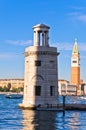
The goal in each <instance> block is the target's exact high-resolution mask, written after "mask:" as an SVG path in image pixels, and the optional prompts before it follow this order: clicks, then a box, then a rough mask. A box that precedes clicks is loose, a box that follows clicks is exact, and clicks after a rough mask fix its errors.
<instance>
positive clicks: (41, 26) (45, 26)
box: [33, 24, 50, 29]
mask: <svg viewBox="0 0 86 130" xmlns="http://www.w3.org/2000/svg"><path fill="white" fill-rule="evenodd" d="M38 27H40V28H48V29H49V28H50V27H49V26H47V25H45V24H37V25H35V26H33V28H38Z"/></svg>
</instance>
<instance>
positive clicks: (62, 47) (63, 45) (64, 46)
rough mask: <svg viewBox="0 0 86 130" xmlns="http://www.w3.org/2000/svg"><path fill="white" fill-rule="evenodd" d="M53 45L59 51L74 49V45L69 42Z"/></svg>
mask: <svg viewBox="0 0 86 130" xmlns="http://www.w3.org/2000/svg"><path fill="white" fill-rule="evenodd" d="M51 45H52V46H54V47H57V48H58V50H65V51H70V50H72V48H73V44H71V43H67V42H56V43H54V44H51Z"/></svg>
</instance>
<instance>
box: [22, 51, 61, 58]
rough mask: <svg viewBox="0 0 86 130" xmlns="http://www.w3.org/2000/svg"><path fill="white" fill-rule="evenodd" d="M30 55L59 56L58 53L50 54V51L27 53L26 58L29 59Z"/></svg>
mask: <svg viewBox="0 0 86 130" xmlns="http://www.w3.org/2000/svg"><path fill="white" fill-rule="evenodd" d="M29 55H57V56H58V55H59V53H58V52H49V51H38V52H37V51H30V52H25V53H24V56H25V57H27V56H29Z"/></svg>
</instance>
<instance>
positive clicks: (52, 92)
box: [50, 86, 55, 96]
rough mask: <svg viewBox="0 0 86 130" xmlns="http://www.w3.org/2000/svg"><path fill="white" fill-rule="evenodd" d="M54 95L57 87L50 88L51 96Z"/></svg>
mask: <svg viewBox="0 0 86 130" xmlns="http://www.w3.org/2000/svg"><path fill="white" fill-rule="evenodd" d="M54 95H55V87H54V86H50V96H54Z"/></svg>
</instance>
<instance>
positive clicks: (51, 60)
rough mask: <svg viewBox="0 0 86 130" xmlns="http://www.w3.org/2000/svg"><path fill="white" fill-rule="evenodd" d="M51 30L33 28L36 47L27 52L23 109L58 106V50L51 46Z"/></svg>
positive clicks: (28, 49) (44, 26) (39, 26)
mask: <svg viewBox="0 0 86 130" xmlns="http://www.w3.org/2000/svg"><path fill="white" fill-rule="evenodd" d="M49 29H50V27H48V26H46V25H44V24H38V25H36V26H34V27H33V31H34V45H33V46H30V47H27V48H26V50H25V77H24V97H23V102H22V104H19V107H21V108H31V109H34V108H37V107H41V108H43V107H45V108H47V107H55V106H57V104H58V82H57V81H58V72H57V70H58V69H57V67H58V66H57V56H58V54H59V53H58V52H57V48H56V47H50V46H49Z"/></svg>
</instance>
